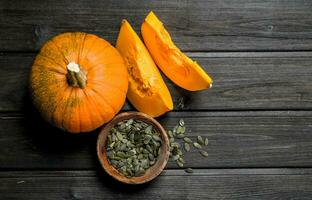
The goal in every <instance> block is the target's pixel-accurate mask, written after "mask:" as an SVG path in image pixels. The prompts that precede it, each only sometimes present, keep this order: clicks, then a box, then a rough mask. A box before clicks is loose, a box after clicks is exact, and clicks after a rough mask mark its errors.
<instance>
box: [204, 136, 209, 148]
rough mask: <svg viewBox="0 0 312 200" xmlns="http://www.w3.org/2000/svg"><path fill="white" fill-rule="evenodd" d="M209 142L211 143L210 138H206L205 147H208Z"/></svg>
mask: <svg viewBox="0 0 312 200" xmlns="http://www.w3.org/2000/svg"><path fill="white" fill-rule="evenodd" d="M208 142H209V141H208V138H206V139H205V145H206V146H207V145H208Z"/></svg>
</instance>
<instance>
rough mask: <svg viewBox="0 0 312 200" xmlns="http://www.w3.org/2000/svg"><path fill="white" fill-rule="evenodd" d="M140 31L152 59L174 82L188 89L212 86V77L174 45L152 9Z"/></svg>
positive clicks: (201, 88) (193, 89) (195, 89)
mask: <svg viewBox="0 0 312 200" xmlns="http://www.w3.org/2000/svg"><path fill="white" fill-rule="evenodd" d="M141 32H142V36H143V40H144V42H145V45H146V47H147V48H148V50H149V52H150V53H151V55H152V57H153V59H154V61H155V62H156V64H157V65H158V67H159V68H160V69H161V71H162V72H163V73H164V74H165V75H166V76H167V77H168V78H169V79H171V80H172V81H173V82H174V83H175V84H177V85H178V86H180V87H182V88H184V89H186V90H190V91H197V90H203V89H206V88H210V87H211V86H212V79H211V78H210V77H209V76H208V74H206V72H205V71H204V70H203V69H202V68H201V67H200V66H199V64H198V63H197V62H195V61H193V60H192V59H190V58H189V57H187V56H186V55H185V54H184V53H182V52H181V51H180V49H178V47H176V45H175V44H174V43H173V41H172V40H171V37H170V35H169V33H168V32H167V30H166V29H165V27H164V26H163V24H162V22H161V21H160V20H159V19H158V18H157V16H156V15H155V14H154V13H153V12H152V11H151V12H150V13H149V14H148V15H147V17H146V18H145V20H144V22H143V24H142V26H141Z"/></svg>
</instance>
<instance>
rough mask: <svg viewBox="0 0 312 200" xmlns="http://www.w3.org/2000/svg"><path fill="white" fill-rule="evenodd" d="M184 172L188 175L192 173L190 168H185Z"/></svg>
mask: <svg viewBox="0 0 312 200" xmlns="http://www.w3.org/2000/svg"><path fill="white" fill-rule="evenodd" d="M184 171H185V172H186V173H190V174H191V173H193V172H194V171H193V169H192V168H186V169H185V170H184Z"/></svg>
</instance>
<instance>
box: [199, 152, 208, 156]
mask: <svg viewBox="0 0 312 200" xmlns="http://www.w3.org/2000/svg"><path fill="white" fill-rule="evenodd" d="M199 152H200V154H201V155H202V156H204V157H208V152H207V151H203V150H200V151H199Z"/></svg>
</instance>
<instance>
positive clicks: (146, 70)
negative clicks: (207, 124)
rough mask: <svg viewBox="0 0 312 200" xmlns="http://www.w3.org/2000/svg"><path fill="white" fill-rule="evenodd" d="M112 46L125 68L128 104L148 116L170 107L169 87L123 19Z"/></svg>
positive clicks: (168, 109) (153, 115)
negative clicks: (114, 43) (123, 62)
mask: <svg viewBox="0 0 312 200" xmlns="http://www.w3.org/2000/svg"><path fill="white" fill-rule="evenodd" d="M116 48H117V50H118V51H119V52H120V54H121V55H122V57H123V58H124V61H125V63H126V66H127V68H128V74H129V76H128V79H129V88H128V93H127V98H128V99H129V101H130V102H131V103H132V105H133V106H134V107H135V108H136V109H138V110H139V111H141V112H144V113H146V114H148V115H151V116H152V117H157V116H160V115H162V114H164V113H166V112H168V111H170V110H172V109H173V103H172V99H171V95H170V93H169V90H168V88H167V86H166V84H165V82H164V80H163V79H162V77H161V75H160V72H159V70H158V69H157V66H156V65H155V63H154V61H153V59H152V57H151V56H150V54H149V52H148V50H147V49H146V47H145V46H144V44H143V42H142V41H141V39H140V38H139V36H138V35H137V34H136V33H135V31H134V30H133V28H132V27H131V25H130V24H129V23H128V22H127V20H123V21H122V23H121V28H120V32H119V35H118V39H117V44H116Z"/></svg>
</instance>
